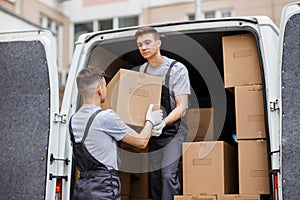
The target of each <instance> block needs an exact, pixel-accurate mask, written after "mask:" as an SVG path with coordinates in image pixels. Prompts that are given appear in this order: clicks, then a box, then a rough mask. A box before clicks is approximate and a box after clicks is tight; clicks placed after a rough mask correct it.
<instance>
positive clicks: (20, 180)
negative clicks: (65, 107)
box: [0, 30, 59, 200]
mask: <svg viewBox="0 0 300 200" xmlns="http://www.w3.org/2000/svg"><path fill="white" fill-rule="evenodd" d="M53 44H54V42H53V37H52V34H51V33H50V32H48V31H41V30H38V31H26V32H17V33H0V51H1V53H0V55H1V56H0V67H1V70H0V85H1V87H0V130H1V131H0V135H1V136H0V137H1V139H0V149H1V158H0V166H1V170H0V185H1V187H0V198H1V199H31V200H41V199H54V198H55V184H56V177H57V161H56V160H55V158H56V156H57V152H58V150H59V149H58V144H59V143H58V139H57V138H58V124H59V123H55V121H56V122H59V120H58V119H56V118H55V116H57V113H58V110H59V95H58V76H57V65H56V54H55V48H54V46H53Z"/></svg>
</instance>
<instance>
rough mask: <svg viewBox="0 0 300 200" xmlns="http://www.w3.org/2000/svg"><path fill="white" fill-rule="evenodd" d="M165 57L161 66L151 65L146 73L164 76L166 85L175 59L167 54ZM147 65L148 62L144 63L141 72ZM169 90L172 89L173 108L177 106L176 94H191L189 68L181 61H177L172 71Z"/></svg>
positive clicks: (171, 100) (171, 101)
mask: <svg viewBox="0 0 300 200" xmlns="http://www.w3.org/2000/svg"><path fill="white" fill-rule="evenodd" d="M163 58H164V61H163V63H162V64H161V65H160V66H158V67H151V66H150V65H149V66H148V68H147V71H146V73H147V74H151V75H154V76H160V77H162V78H163V85H164V86H166V83H165V77H166V74H167V71H168V69H169V67H170V65H171V63H172V62H173V61H174V60H173V59H171V58H168V57H166V56H163ZM147 65H148V62H146V63H144V64H143V65H142V66H141V67H140V72H144V70H145V68H146V66H147ZM169 91H170V103H171V107H172V108H175V106H176V102H175V97H176V96H178V95H183V94H188V95H189V94H191V90H190V80H189V74H188V70H187V69H186V67H185V66H184V65H183V64H182V63H180V62H176V63H175V65H174V66H173V68H172V70H171V72H170V81H169Z"/></svg>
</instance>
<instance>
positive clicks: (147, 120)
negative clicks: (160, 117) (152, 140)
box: [145, 119, 154, 127]
mask: <svg viewBox="0 0 300 200" xmlns="http://www.w3.org/2000/svg"><path fill="white" fill-rule="evenodd" d="M146 122H150V124H151V125H152V127H154V124H153V122H151V120H149V119H146V120H145V123H146Z"/></svg>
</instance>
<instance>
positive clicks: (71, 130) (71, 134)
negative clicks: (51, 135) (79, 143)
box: [69, 115, 75, 143]
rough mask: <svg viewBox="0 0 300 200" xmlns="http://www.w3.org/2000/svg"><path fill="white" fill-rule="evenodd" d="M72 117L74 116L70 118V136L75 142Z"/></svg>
mask: <svg viewBox="0 0 300 200" xmlns="http://www.w3.org/2000/svg"><path fill="white" fill-rule="evenodd" d="M72 118H73V115H72V116H71V118H70V120H69V132H70V138H71V141H72V142H73V143H74V142H75V139H74V134H73V129H72V124H71V122H72Z"/></svg>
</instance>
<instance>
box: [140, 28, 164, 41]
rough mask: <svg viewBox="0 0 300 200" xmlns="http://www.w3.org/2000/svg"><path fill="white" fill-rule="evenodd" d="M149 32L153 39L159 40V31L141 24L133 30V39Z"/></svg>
mask: <svg viewBox="0 0 300 200" xmlns="http://www.w3.org/2000/svg"><path fill="white" fill-rule="evenodd" d="M148 33H151V34H152V35H153V36H154V39H155V40H159V39H160V37H159V33H158V32H157V30H156V29H154V28H152V27H150V26H142V27H140V28H138V30H137V31H136V32H135V39H137V38H138V37H139V36H141V35H144V34H148Z"/></svg>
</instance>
